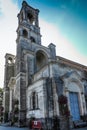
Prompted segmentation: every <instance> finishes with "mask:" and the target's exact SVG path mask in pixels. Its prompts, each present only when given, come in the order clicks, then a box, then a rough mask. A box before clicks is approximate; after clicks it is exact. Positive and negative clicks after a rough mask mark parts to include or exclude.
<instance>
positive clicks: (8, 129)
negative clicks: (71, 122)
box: [0, 126, 87, 130]
mask: <svg viewBox="0 0 87 130" xmlns="http://www.w3.org/2000/svg"><path fill="white" fill-rule="evenodd" d="M0 130H29V129H28V128H17V127H8V126H0ZM72 130H87V127H84V128H79V129H77V128H76V129H72Z"/></svg>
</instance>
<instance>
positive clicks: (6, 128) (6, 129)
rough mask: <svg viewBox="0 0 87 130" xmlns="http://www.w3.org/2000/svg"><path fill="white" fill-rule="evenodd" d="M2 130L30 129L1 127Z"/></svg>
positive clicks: (26, 129) (27, 129)
mask: <svg viewBox="0 0 87 130" xmlns="http://www.w3.org/2000/svg"><path fill="white" fill-rule="evenodd" d="M0 130H29V128H18V127H9V126H0Z"/></svg>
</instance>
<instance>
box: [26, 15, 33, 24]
mask: <svg viewBox="0 0 87 130" xmlns="http://www.w3.org/2000/svg"><path fill="white" fill-rule="evenodd" d="M27 18H28V21H29V22H30V24H33V25H34V24H35V21H34V16H33V14H32V13H28V14H27Z"/></svg>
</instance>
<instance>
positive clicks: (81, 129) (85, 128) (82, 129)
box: [72, 127, 87, 130]
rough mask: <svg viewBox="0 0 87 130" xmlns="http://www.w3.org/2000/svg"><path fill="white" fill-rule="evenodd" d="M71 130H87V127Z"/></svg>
mask: <svg viewBox="0 0 87 130" xmlns="http://www.w3.org/2000/svg"><path fill="white" fill-rule="evenodd" d="M72 130H87V127H83V128H79V129H77V128H76V129H72Z"/></svg>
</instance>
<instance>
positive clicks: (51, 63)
mask: <svg viewBox="0 0 87 130" xmlns="http://www.w3.org/2000/svg"><path fill="white" fill-rule="evenodd" d="M38 15H39V10H38V9H34V8H33V7H31V6H29V5H28V4H27V3H26V2H25V1H23V3H22V8H21V10H20V12H19V14H18V28H17V40H16V43H17V53H16V56H14V55H12V54H8V53H7V54H6V55H5V76H4V92H3V99H4V100H3V105H4V112H7V113H8V114H9V113H11V112H12V111H13V109H14V101H15V100H18V110H19V111H18V120H19V121H20V120H21V121H24V122H25V123H26V122H27V121H28V120H29V119H30V118H31V117H35V118H36V119H40V120H42V121H43V122H45V119H47V118H50V119H51V118H53V117H55V116H57V117H59V116H61V113H60V109H59V102H58V99H59V97H60V96H61V95H64V96H66V97H67V99H68V109H69V111H70V115H71V116H72V120H79V119H80V117H81V116H83V115H85V114H87V67H86V66H83V65H81V64H78V63H75V62H72V61H70V60H67V59H64V58H62V57H59V56H56V46H55V45H54V44H53V43H50V44H49V46H48V47H45V46H43V45H42V44H41V34H40V27H39V18H38ZM25 120H26V121H25Z"/></svg>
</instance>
